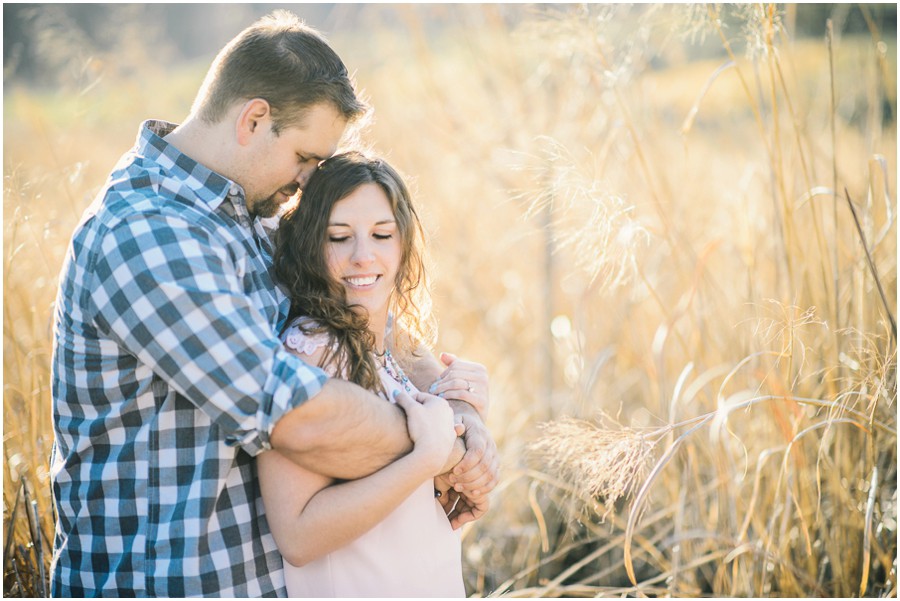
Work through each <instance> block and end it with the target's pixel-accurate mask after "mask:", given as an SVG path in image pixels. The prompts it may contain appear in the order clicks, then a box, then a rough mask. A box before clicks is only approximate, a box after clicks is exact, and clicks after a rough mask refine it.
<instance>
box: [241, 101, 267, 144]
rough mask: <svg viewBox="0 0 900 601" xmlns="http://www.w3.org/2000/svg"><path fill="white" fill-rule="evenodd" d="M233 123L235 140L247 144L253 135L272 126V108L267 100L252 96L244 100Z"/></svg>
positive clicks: (263, 131)
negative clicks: (235, 132)
mask: <svg viewBox="0 0 900 601" xmlns="http://www.w3.org/2000/svg"><path fill="white" fill-rule="evenodd" d="M235 125H236V130H237V141H238V144H240V145H241V146H246V145H247V144H249V143H250V141H251V140H252V139H253V136H254V135H257V134H260V133H265V132H267V131H269V130H270V129H271V126H272V109H271V107H270V106H269V103H268V101H266V100H264V99H262V98H254V99H252V100H248V101H247V102H245V103H244V106H243V108H242V109H241V112H240V113H238V117H237V123H236V124H235Z"/></svg>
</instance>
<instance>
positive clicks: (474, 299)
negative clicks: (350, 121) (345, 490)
mask: <svg viewBox="0 0 900 601" xmlns="http://www.w3.org/2000/svg"><path fill="white" fill-rule="evenodd" d="M274 8H285V9H289V10H291V11H293V12H295V13H296V14H297V15H299V16H300V17H301V18H303V19H304V20H306V21H307V22H308V23H309V24H310V25H312V26H314V27H316V28H318V29H319V30H320V31H322V32H323V33H324V34H325V35H326V37H328V39H329V40H330V41H331V42H332V44H333V46H334V47H335V49H336V50H337V51H338V53H339V54H340V55H341V57H342V58H343V59H344V61H345V63H346V64H347V66H348V67H349V68H350V70H351V71H352V72H354V73H355V78H356V81H357V83H358V85H359V87H360V88H361V89H362V90H363V91H364V94H365V95H366V96H367V97H368V99H369V101H370V102H371V104H372V105H373V107H374V109H375V111H374V119H373V121H372V122H371V123H370V124H369V126H368V127H367V129H366V130H365V131H364V132H363V134H362V139H363V141H364V142H365V143H366V144H367V145H369V146H370V147H371V148H372V149H373V150H375V151H377V152H378V153H380V154H383V155H385V156H386V157H387V158H388V159H389V160H390V161H391V162H392V163H393V164H394V165H395V166H397V167H398V168H399V169H400V170H401V171H402V172H403V173H404V174H405V175H406V176H407V177H408V179H409V182H410V184H411V186H412V189H413V190H414V192H415V195H416V199H417V202H418V205H419V206H420V208H421V213H422V217H423V221H424V225H425V227H426V231H427V233H428V239H429V249H430V273H431V274H432V284H433V294H434V304H435V311H436V314H437V317H438V320H439V323H440V335H439V339H438V344H437V347H436V350H439V351H450V352H453V353H456V354H458V355H460V356H463V357H466V358H469V359H472V360H475V361H479V362H481V363H483V364H485V365H486V366H487V367H488V369H489V370H490V373H491V376H492V380H491V382H492V389H491V398H492V408H491V415H490V417H489V423H488V425H489V427H490V428H491V430H492V432H493V433H494V435H495V437H496V440H497V443H498V445H499V448H500V451H501V455H502V458H503V468H502V475H503V482H502V484H501V486H500V487H499V488H498V489H497V490H496V491H495V492H494V493H492V510H491V512H490V513H489V514H488V515H487V516H486V517H484V518H483V519H481V520H480V521H478V522H476V523H475V524H472V525H470V526H468V527H467V528H466V529H465V530H464V532H463V536H464V539H463V549H464V569H465V579H466V585H467V590H468V592H469V594H471V595H473V596H499V595H503V596H511V597H517V596H518V597H535V596H551V597H554V596H572V597H574V596H622V595H628V596H640V595H648V596H730V597H747V596H755V597H762V596H816V597H818V596H841V597H844V596H893V597H895V596H896V593H897V589H896V579H897V563H896V556H897V544H896V541H897V486H896V484H897V480H896V478H897V469H896V468H897V430H896V427H897V425H896V422H897V420H896V393H897V382H896V348H897V344H896V322H895V316H896V312H897V311H896V309H897V294H896V288H897V261H896V259H897V244H896V240H897V229H896V209H897V206H896V184H897V178H896V175H897V162H896V158H897V157H896V150H897V138H896V116H897V115H896V111H897V95H896V93H897V60H896V58H897V48H896V4H853V5H849V4H802V5H791V4H788V5H785V4H754V5H737V6H733V5H732V6H724V5H695V4H684V5H655V4H643V5H614V4H610V5H594V4H587V5H566V4H552V5H526V4H501V5H491V4H461V5H456V4H436V5H415V4H403V5H388V4H298V5H290V4H278V5H275V4H4V6H3V68H4V71H3V175H4V188H3V192H4V194H3V218H4V219H3V247H4V263H3V266H4V271H3V298H4V302H3V311H4V314H3V324H4V339H3V370H4V372H3V373H4V392H3V400H4V404H3V405H4V418H3V420H4V421H3V428H4V430H3V431H4V434H3V436H4V438H3V449H4V465H5V469H4V479H3V502H4V550H5V554H4V560H3V561H4V585H3V592H4V595H5V596H42V595H44V594H46V592H47V589H46V576H47V572H46V570H47V567H48V565H49V554H50V550H51V548H52V536H53V516H52V506H51V503H50V489H49V478H48V473H47V469H48V455H49V450H50V445H51V444H52V428H51V421H50V420H51V410H50V381H49V362H50V352H51V351H50V340H51V327H52V322H51V316H52V303H53V300H54V296H55V291H56V282H57V275H58V272H59V268H60V265H61V261H62V257H63V255H64V253H65V251H66V245H67V243H68V239H69V236H70V235H71V233H72V230H73V228H74V226H75V224H76V222H77V220H78V218H79V216H80V214H81V212H82V211H83V209H84V208H85V207H86V206H87V204H88V203H89V202H90V200H91V199H92V197H93V195H94V194H95V193H96V192H97V190H98V189H99V188H100V186H101V185H102V184H103V182H104V180H105V178H106V176H107V174H108V173H109V171H110V170H111V168H112V166H113V165H114V164H115V162H116V161H117V159H118V157H119V156H121V154H123V153H124V152H125V151H126V150H128V148H129V147H130V146H131V145H132V143H133V142H134V139H135V136H136V135H137V131H138V126H139V124H140V122H141V121H143V120H145V119H148V118H158V119H166V120H169V121H174V122H180V121H181V120H182V119H183V118H184V117H185V116H186V115H187V113H188V110H189V108H190V104H191V102H192V100H193V96H194V94H195V93H196V90H197V88H198V86H199V85H200V82H201V81H202V78H203V76H204V75H205V72H206V69H207V68H208V66H209V64H210V62H211V60H212V58H213V57H214V56H215V54H216V53H217V52H218V50H219V49H220V48H221V47H222V46H223V45H224V44H225V43H226V42H227V41H228V40H229V39H231V38H232V37H233V36H234V35H236V34H237V33H238V32H239V31H240V30H241V29H243V28H244V27H246V26H247V25H249V24H250V23H252V22H253V21H254V20H255V19H257V18H258V17H260V16H262V15H264V14H267V13H268V12H270V11H271V10H273V9H274Z"/></svg>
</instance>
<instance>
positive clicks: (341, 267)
mask: <svg viewBox="0 0 900 601" xmlns="http://www.w3.org/2000/svg"><path fill="white" fill-rule="evenodd" d="M301 202H302V201H301ZM325 244H326V249H325V257H326V260H327V262H328V272H329V273H330V274H331V277H333V278H334V279H335V280H336V281H337V282H339V283H340V284H341V285H343V286H344V290H346V291H347V302H348V303H349V304H351V305H361V306H362V307H364V308H365V309H366V311H367V312H368V314H369V320H370V324H371V325H372V327H373V328H381V330H382V331H383V329H384V327H385V323H386V320H387V312H388V304H389V302H390V298H391V293H392V292H393V291H394V282H395V281H396V277H397V271H398V270H399V269H400V261H401V259H402V255H403V251H402V247H401V243H400V231H399V228H398V225H397V222H396V220H395V219H394V213H393V211H392V210H391V204H390V202H389V201H388V198H387V195H386V194H385V193H384V190H382V189H381V187H380V186H378V185H377V184H372V183H369V184H363V185H362V186H360V187H358V188H356V189H355V190H354V191H353V192H351V193H350V194H349V195H348V196H346V197H345V198H343V199H341V200H339V201H338V202H337V203H336V204H335V205H334V207H333V208H332V210H331V216H330V218H329V220H328V238H327V241H326V243H325Z"/></svg>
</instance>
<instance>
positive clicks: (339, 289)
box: [274, 152, 434, 391]
mask: <svg viewBox="0 0 900 601" xmlns="http://www.w3.org/2000/svg"><path fill="white" fill-rule="evenodd" d="M369 183H372V184H376V185H378V186H379V187H380V188H381V189H382V190H383V191H384V193H385V195H386V196H387V199H388V202H390V205H391V210H392V212H393V214H394V219H395V220H396V222H397V231H398V234H399V237H400V246H401V250H402V254H401V259H400V268H399V269H398V271H397V277H396V279H395V281H394V292H393V294H392V295H391V300H390V305H389V310H390V312H391V314H392V315H393V320H394V323H393V327H392V328H391V333H392V334H393V336H392V339H393V344H392V345H391V347H392V348H394V349H395V352H396V351H400V353H401V354H405V353H408V352H411V351H412V350H413V349H412V348H411V346H412V344H414V343H413V342H411V341H415V342H424V343H426V344H430V343H431V342H433V337H434V327H433V322H432V319H431V314H430V297H429V295H428V289H427V282H426V278H425V269H424V264H423V257H422V252H423V251H422V247H423V240H424V236H423V232H422V225H421V223H420V222H419V217H418V215H417V214H416V210H415V207H414V206H413V204H412V198H411V196H410V194H409V190H408V189H407V187H406V185H405V184H404V182H403V178H401V177H400V175H399V174H398V173H397V171H396V170H394V168H393V167H391V166H390V165H388V164H387V163H386V162H385V161H383V160H381V159H378V158H370V157H367V156H366V155H364V154H362V153H360V152H348V153H344V154H340V155H336V156H334V157H331V158H330V159H328V160H326V161H324V162H323V163H322V164H321V165H320V166H319V168H318V169H317V170H316V172H315V173H314V174H313V176H312V177H311V178H310V180H309V182H308V183H307V185H306V188H305V189H304V191H303V194H302V196H301V199H300V202H299V203H298V205H297V206H296V207H295V208H294V209H293V210H291V211H290V212H289V213H287V214H286V215H285V216H284V217H283V218H282V220H281V224H280V226H279V228H278V233H277V236H276V244H275V267H274V274H275V278H276V280H277V281H278V283H279V285H280V286H281V287H282V288H283V289H284V290H285V292H286V293H287V294H288V296H289V297H290V299H291V310H290V314H289V315H288V321H287V323H288V324H290V323H291V322H293V321H294V319H295V318H297V317H299V316H305V317H309V318H310V319H309V320H305V321H304V322H302V323H301V324H300V328H301V330H303V332H304V333H305V334H307V335H316V334H323V333H324V334H327V335H328V336H329V338H330V339H331V341H332V342H333V344H332V345H331V347H330V348H328V349H327V350H326V351H325V355H324V356H323V358H322V361H321V362H320V367H325V366H329V367H332V368H334V370H335V372H336V373H338V374H341V377H343V378H346V379H347V380H350V381H351V382H355V383H356V384H359V385H360V386H362V387H364V388H367V389H369V390H375V391H377V390H381V384H380V379H379V377H378V373H377V366H376V364H375V359H374V357H373V354H372V353H373V351H374V350H375V349H374V345H375V337H374V336H373V335H372V333H371V332H369V329H368V325H369V319H368V316H367V315H366V313H365V312H364V311H355V310H354V308H353V306H351V305H349V304H348V303H347V296H346V292H345V290H344V286H343V285H342V284H341V283H340V282H339V281H336V280H335V279H334V278H332V277H331V275H330V273H329V271H328V261H327V257H326V254H325V253H326V250H325V249H326V244H327V242H328V222H329V219H330V217H331V211H332V209H333V208H334V205H335V204H337V202H338V201H340V200H342V199H344V198H346V197H347V196H348V195H350V194H351V193H352V192H353V191H354V190H356V189H357V188H359V187H360V186H362V185H364V184H369ZM398 329H399V330H402V331H404V332H405V333H406V334H408V337H407V336H398V335H397V332H398ZM404 342H406V346H403V347H402V348H398V345H400V346H402V343H404ZM386 344H388V343H387V341H386Z"/></svg>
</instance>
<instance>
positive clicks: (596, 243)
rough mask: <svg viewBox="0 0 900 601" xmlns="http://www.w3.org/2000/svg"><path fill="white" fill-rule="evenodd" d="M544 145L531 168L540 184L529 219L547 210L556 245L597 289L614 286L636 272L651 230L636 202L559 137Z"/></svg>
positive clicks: (543, 139) (542, 141)
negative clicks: (603, 178) (595, 172)
mask: <svg viewBox="0 0 900 601" xmlns="http://www.w3.org/2000/svg"><path fill="white" fill-rule="evenodd" d="M537 143H538V144H539V145H540V150H539V152H538V156H537V157H536V159H537V166H536V167H533V168H532V169H531V171H532V173H533V175H534V177H535V179H536V185H535V186H533V188H532V190H533V191H532V192H531V194H530V195H527V196H526V195H522V196H524V197H525V198H527V200H528V210H527V212H526V214H525V216H526V218H532V219H534V218H535V217H536V216H538V215H543V216H544V220H545V224H544V225H546V226H549V227H548V228H546V229H548V230H549V231H550V232H552V237H553V244H554V250H555V252H557V253H562V252H567V251H568V253H569V254H570V255H571V256H572V257H573V262H574V264H575V265H576V266H577V267H578V268H579V269H581V270H582V271H583V272H584V273H586V274H587V275H588V277H589V282H590V286H591V288H592V289H593V290H594V291H597V292H600V293H603V292H610V291H613V290H615V289H617V288H619V287H621V286H624V285H625V284H627V283H628V282H630V281H631V277H632V276H633V275H634V274H635V273H636V272H637V259H636V255H637V252H638V250H639V249H641V248H643V247H646V246H647V244H648V243H649V242H650V234H649V232H648V231H647V230H646V228H645V227H644V226H643V224H641V223H640V222H639V221H638V220H637V219H636V218H635V217H634V213H635V207H634V206H633V205H631V204H629V203H628V202H627V201H626V200H625V199H624V198H623V197H621V196H619V195H616V194H614V193H613V192H612V191H610V190H609V189H608V188H607V186H606V185H605V184H604V182H603V181H601V180H600V179H599V178H598V177H596V176H595V175H593V174H591V173H589V172H588V169H586V168H585V167H584V166H583V165H581V164H579V163H578V161H577V160H576V158H575V157H574V156H573V155H572V154H571V153H570V152H569V150H568V149H567V148H566V147H565V146H563V145H562V144H561V143H560V142H559V141H557V140H554V139H552V138H549V137H541V138H539V139H538V140H537Z"/></svg>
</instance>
